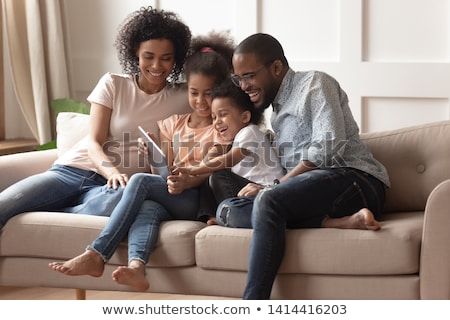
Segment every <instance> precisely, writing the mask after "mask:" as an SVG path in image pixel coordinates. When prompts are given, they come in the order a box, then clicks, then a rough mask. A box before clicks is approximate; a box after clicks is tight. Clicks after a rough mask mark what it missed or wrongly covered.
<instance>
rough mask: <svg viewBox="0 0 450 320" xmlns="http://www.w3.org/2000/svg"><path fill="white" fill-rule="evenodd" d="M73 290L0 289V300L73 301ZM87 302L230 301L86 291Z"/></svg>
mask: <svg viewBox="0 0 450 320" xmlns="http://www.w3.org/2000/svg"><path fill="white" fill-rule="evenodd" d="M75 298H76V296H75V290H74V289H53V288H20V287H0V300H74V299H75ZM86 299H88V300H215V299H220V300H223V299H227V300H228V299H232V298H223V297H210V296H190V295H176V294H165V293H140V292H121V291H94V290H87V291H86Z"/></svg>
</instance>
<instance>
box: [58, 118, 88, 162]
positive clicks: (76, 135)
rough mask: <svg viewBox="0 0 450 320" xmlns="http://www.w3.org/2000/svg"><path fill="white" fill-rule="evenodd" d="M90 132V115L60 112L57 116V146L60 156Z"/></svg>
mask: <svg viewBox="0 0 450 320" xmlns="http://www.w3.org/2000/svg"><path fill="white" fill-rule="evenodd" d="M88 132H89V115H87V114H82V113H76V112H60V113H58V116H57V118H56V147H57V150H58V157H60V156H61V155H62V154H64V153H65V152H66V151H67V150H69V149H70V148H72V147H73V146H74V145H75V143H77V142H78V141H80V140H81V139H82V138H84V137H85V136H86V135H87V134H88Z"/></svg>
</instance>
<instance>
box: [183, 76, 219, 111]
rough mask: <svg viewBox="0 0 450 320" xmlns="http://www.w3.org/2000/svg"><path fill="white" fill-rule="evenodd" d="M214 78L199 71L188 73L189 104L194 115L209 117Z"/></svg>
mask: <svg viewBox="0 0 450 320" xmlns="http://www.w3.org/2000/svg"><path fill="white" fill-rule="evenodd" d="M215 80H216V78H215V77H214V76H206V75H203V74H200V73H193V74H191V75H189V79H188V81H187V84H188V94H189V105H190V106H191V108H192V109H193V110H194V113H195V114H196V116H199V117H202V118H205V117H207V118H210V117H211V90H212V88H213V86H214V84H215Z"/></svg>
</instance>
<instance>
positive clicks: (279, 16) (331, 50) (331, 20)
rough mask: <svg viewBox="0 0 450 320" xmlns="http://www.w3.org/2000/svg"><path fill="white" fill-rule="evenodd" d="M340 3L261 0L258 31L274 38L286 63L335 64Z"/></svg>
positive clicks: (331, 1) (316, 0)
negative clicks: (327, 62)
mask: <svg viewBox="0 0 450 320" xmlns="http://www.w3.org/2000/svg"><path fill="white" fill-rule="evenodd" d="M339 8H340V1H336V0H314V1H310V0H297V1H292V0H277V1H273V0H272V1H271V0H265V1H261V23H260V25H261V29H260V31H261V32H265V33H269V34H271V35H273V36H275V37H276V38H277V39H278V40H279V41H280V42H281V44H282V45H283V47H284V50H285V53H286V57H287V58H288V60H289V61H294V60H295V61H332V62H337V61H339V48H340V46H339V40H340V36H339V35H340V33H341V32H340V10H339Z"/></svg>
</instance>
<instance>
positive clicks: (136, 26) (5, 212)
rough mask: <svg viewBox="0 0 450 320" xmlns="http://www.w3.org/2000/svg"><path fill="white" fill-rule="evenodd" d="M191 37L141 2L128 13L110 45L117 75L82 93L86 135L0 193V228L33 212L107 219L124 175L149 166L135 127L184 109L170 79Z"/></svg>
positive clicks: (169, 18)
mask: <svg viewBox="0 0 450 320" xmlns="http://www.w3.org/2000/svg"><path fill="white" fill-rule="evenodd" d="M190 40H191V32H190V30H189V28H188V27H187V26H186V25H185V24H184V23H183V22H181V21H180V20H179V18H178V17H177V16H176V15H175V14H174V13H172V12H166V11H162V10H156V9H153V8H152V7H147V8H141V9H140V10H138V11H135V12H133V13H132V14H130V15H129V16H128V17H127V19H126V20H125V21H124V23H123V24H122V26H121V27H120V29H119V32H118V36H117V39H116V42H115V47H116V48H117V50H118V57H119V60H120V63H121V65H122V68H123V71H124V74H113V73H107V74H105V75H104V76H103V77H102V78H101V79H100V81H99V82H98V84H97V86H96V87H95V88H94V90H93V91H92V93H91V94H90V95H89V97H88V101H89V102H90V103H91V112H90V131H89V134H88V135H87V136H86V137H85V138H84V139H82V140H81V141H80V142H79V143H78V144H76V145H75V146H74V147H73V148H72V149H71V150H69V151H68V152H67V153H65V154H64V155H62V156H61V157H60V158H59V159H57V160H56V161H55V163H54V165H53V166H52V168H50V169H49V170H48V171H46V172H44V173H41V174H38V175H35V176H31V177H28V178H26V179H24V180H22V181H19V182H18V183H16V184H14V185H12V186H10V187H9V188H7V189H5V190H4V191H3V192H2V193H0V208H1V209H0V228H2V227H3V226H4V225H5V223H6V222H7V221H8V220H9V219H10V218H12V217H13V216H15V215H17V214H20V213H22V212H27V211H35V210H45V211H66V212H79V213H86V214H95V215H105V216H108V215H109V214H110V213H111V211H112V208H113V207H114V205H115V204H116V203H117V201H118V199H120V196H121V190H122V188H123V187H125V185H126V184H127V182H128V178H129V176H131V175H132V174H134V173H136V172H148V170H149V168H148V165H146V164H145V162H144V161H143V159H142V158H139V157H138V149H137V147H136V140H137V138H138V136H139V133H138V129H137V127H138V125H143V126H146V128H149V129H150V130H154V131H155V132H157V128H158V127H157V125H156V122H157V121H158V120H160V119H164V118H166V117H167V116H169V115H171V114H174V113H184V112H187V111H188V110H189V107H188V103H187V99H186V91H185V90H182V89H181V88H180V87H179V86H178V85H176V81H177V79H178V77H179V75H180V74H181V72H182V66H183V64H184V61H185V57H186V53H187V50H188V48H189V44H190ZM119 186H120V187H121V188H119Z"/></svg>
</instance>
